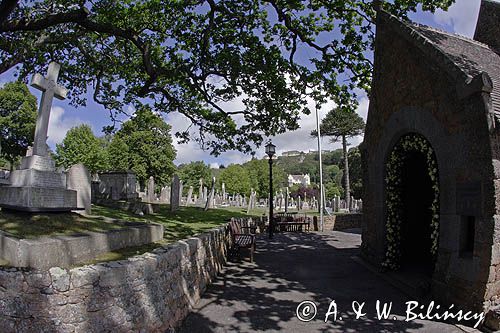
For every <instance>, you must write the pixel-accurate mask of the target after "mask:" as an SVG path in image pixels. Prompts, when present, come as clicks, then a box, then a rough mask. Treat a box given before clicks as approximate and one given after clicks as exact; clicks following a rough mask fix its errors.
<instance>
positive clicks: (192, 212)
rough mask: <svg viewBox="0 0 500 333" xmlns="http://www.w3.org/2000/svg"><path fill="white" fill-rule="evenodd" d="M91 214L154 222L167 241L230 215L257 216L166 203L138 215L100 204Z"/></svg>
mask: <svg viewBox="0 0 500 333" xmlns="http://www.w3.org/2000/svg"><path fill="white" fill-rule="evenodd" d="M92 215H99V216H105V217H109V218H113V219H119V220H125V221H132V222H154V223H159V224H162V225H163V226H164V227H165V233H164V237H163V238H164V240H165V241H166V242H168V243H171V242H175V241H177V240H180V239H184V238H188V237H191V236H193V235H196V234H199V233H202V232H204V231H207V230H210V229H212V228H215V227H217V226H220V225H222V224H224V223H226V222H227V221H228V220H229V219H230V218H231V217H244V216H246V217H248V216H258V214H257V215H252V214H250V215H247V214H246V213H244V212H237V211H228V210H224V209H209V210H208V211H204V210H203V209H202V208H198V207H180V208H179V210H177V211H175V212H171V211H170V209H169V206H168V205H160V211H159V212H158V213H155V214H150V215H144V216H138V215H135V214H132V213H131V212H126V211H122V210H117V209H111V208H107V207H102V206H92Z"/></svg>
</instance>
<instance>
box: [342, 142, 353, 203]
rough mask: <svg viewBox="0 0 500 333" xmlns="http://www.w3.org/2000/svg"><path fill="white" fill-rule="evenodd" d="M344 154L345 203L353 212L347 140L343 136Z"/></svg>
mask: <svg viewBox="0 0 500 333" xmlns="http://www.w3.org/2000/svg"><path fill="white" fill-rule="evenodd" d="M342 152H343V154H344V177H345V195H344V197H345V201H346V207H347V211H349V212H350V211H351V185H350V183H349V160H348V158H347V138H346V136H345V135H343V136H342Z"/></svg>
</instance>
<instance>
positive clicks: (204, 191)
mask: <svg viewBox="0 0 500 333" xmlns="http://www.w3.org/2000/svg"><path fill="white" fill-rule="evenodd" d="M207 198H208V189H207V187H206V186H205V187H203V196H202V200H203V203H206V202H207Z"/></svg>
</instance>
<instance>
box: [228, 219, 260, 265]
mask: <svg viewBox="0 0 500 333" xmlns="http://www.w3.org/2000/svg"><path fill="white" fill-rule="evenodd" d="M256 228H257V227H256V226H242V225H241V224H240V223H239V222H238V221H236V220H231V222H229V232H230V233H231V254H236V253H238V255H239V253H240V250H241V249H249V250H250V261H251V262H253V253H254V251H255V230H256ZM243 230H248V231H247V232H243Z"/></svg>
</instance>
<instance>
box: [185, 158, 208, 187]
mask: <svg viewBox="0 0 500 333" xmlns="http://www.w3.org/2000/svg"><path fill="white" fill-rule="evenodd" d="M178 172H179V178H180V179H181V180H182V182H183V184H184V186H183V188H184V189H185V191H187V189H188V188H189V186H192V187H193V188H194V189H197V188H198V187H199V186H200V179H203V184H204V185H205V186H207V187H210V186H211V184H212V174H211V171H210V167H209V166H208V165H206V164H205V163H204V162H203V161H196V162H191V163H189V164H181V165H179V168H178Z"/></svg>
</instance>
